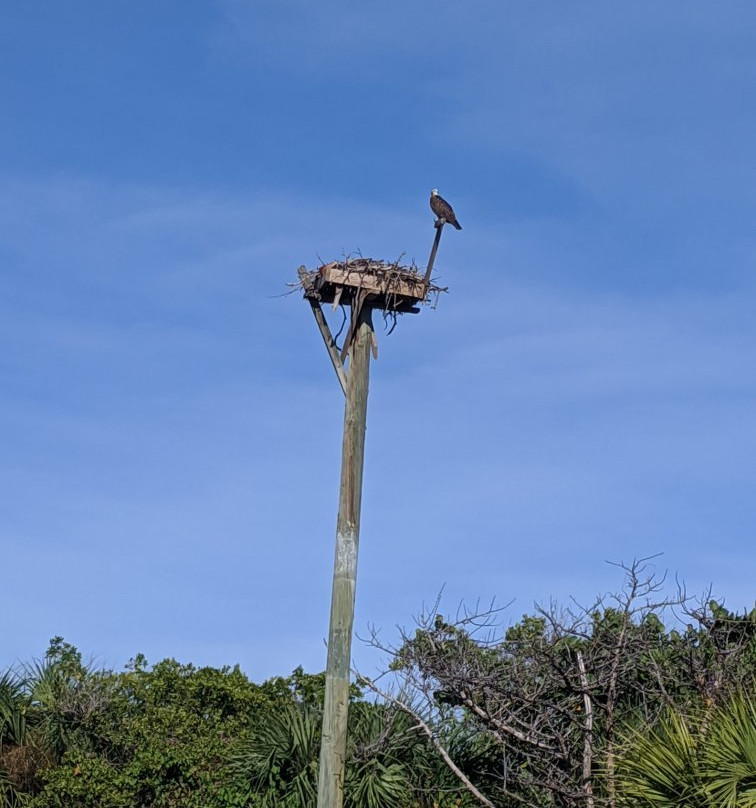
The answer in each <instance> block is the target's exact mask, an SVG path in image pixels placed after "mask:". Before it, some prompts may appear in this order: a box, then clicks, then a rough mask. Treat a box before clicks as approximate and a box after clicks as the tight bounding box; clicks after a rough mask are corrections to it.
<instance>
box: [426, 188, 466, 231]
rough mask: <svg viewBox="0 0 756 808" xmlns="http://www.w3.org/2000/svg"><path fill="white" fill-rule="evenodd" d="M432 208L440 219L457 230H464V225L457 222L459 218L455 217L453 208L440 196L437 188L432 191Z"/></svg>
mask: <svg viewBox="0 0 756 808" xmlns="http://www.w3.org/2000/svg"><path fill="white" fill-rule="evenodd" d="M430 206H431V210H432V211H433V212H434V213H435V214H436V216H437V217H438V218H439V219H443V220H444V221H445V222H447V223H448V224H450V225H451V226H452V227H456V228H457V230H461V229H462V225H461V224H460V223H459V222H458V221H457V217H456V216H455V215H454V211H453V210H452V206H451V205H450V204H449V203H448V202H447V201H446V200H445V199H442V198H441V197H440V196H439V195H438V191H437V190H436V189H435V188H434V189H433V190H432V191H431V195H430Z"/></svg>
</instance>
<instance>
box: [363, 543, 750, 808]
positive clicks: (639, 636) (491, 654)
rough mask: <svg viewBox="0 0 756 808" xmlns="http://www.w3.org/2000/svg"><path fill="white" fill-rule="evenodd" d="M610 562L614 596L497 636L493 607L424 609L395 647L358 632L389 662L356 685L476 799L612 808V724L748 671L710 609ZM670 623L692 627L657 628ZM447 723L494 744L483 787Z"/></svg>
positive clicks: (639, 570)
mask: <svg viewBox="0 0 756 808" xmlns="http://www.w3.org/2000/svg"><path fill="white" fill-rule="evenodd" d="M616 566H618V567H619V568H620V569H621V570H622V572H623V575H624V585H623V587H622V588H621V590H620V591H619V592H617V593H615V594H612V595H606V596H601V597H599V598H597V599H596V600H595V601H594V602H593V603H591V604H589V605H587V606H586V605H581V604H578V603H577V602H572V603H571V604H570V605H569V606H567V607H559V606H558V605H557V604H555V603H551V604H550V605H549V606H548V607H540V606H539V607H537V609H536V613H535V615H532V616H526V617H524V618H523V620H522V621H521V622H520V623H518V624H517V625H515V626H512V627H510V628H509V629H507V630H505V631H504V632H503V633H502V632H501V630H500V628H499V622H500V611H499V610H498V609H496V608H493V607H491V608H489V609H483V610H481V609H475V610H473V611H472V612H465V611H464V610H462V611H460V612H459V613H458V614H457V615H456V616H455V618H454V619H452V620H447V619H445V618H444V617H443V616H442V615H441V614H439V613H438V611H437V610H438V602H437V603H436V604H435V607H434V608H433V609H431V610H429V611H427V612H425V613H424V614H422V615H421V616H420V617H419V618H418V619H417V626H416V628H415V630H414V632H413V633H411V634H410V633H407V632H403V633H402V636H401V640H400V642H399V644H398V645H396V646H387V645H385V644H384V643H382V642H381V641H380V637H379V635H378V634H377V632H373V633H372V634H371V637H370V640H369V642H370V643H371V644H373V645H374V646H376V647H378V648H380V649H381V650H382V651H383V652H386V653H388V654H389V655H390V658H391V664H390V666H389V668H388V670H387V671H386V674H385V680H387V681H388V680H390V681H392V682H393V685H394V689H391V688H390V687H389V686H388V685H386V684H383V682H381V681H378V680H368V679H364V678H363V681H364V683H365V684H367V685H368V686H370V687H372V688H373V689H374V690H375V692H377V693H380V694H381V695H382V696H383V697H384V698H386V699H388V700H389V701H391V702H392V703H394V704H395V705H397V706H399V707H400V708H401V709H403V710H405V711H406V712H408V713H409V714H410V715H412V716H413V717H414V718H415V720H416V721H417V722H418V726H419V727H420V728H421V729H422V731H423V732H425V733H426V734H427V735H428V736H429V737H430V738H431V740H432V742H433V745H434V746H435V748H436V749H437V751H438V752H439V754H440V755H441V757H442V758H443V760H444V761H445V763H446V764H447V766H448V767H449V768H450V770H451V771H452V772H453V773H454V774H455V776H456V777H457V778H458V780H459V783H460V787H461V788H463V789H464V790H466V791H467V792H468V794H469V795H471V796H472V798H474V800H475V801H476V802H477V803H478V804H481V805H486V806H489V807H490V806H493V805H511V804H514V803H521V804H525V805H528V806H533V808H536V806H537V808H543V806H548V805H552V806H555V807H558V808H578V807H580V808H596V806H597V805H598V806H606V808H615V806H616V787H615V761H616V757H617V754H618V751H619V744H620V738H621V728H622V727H623V726H624V725H626V724H628V723H632V724H633V725H635V726H646V725H649V724H651V723H653V722H654V721H655V719H656V718H657V716H658V715H659V713H660V712H661V710H662V709H663V708H664V707H665V706H669V705H670V704H673V705H675V704H681V703H684V702H685V701H686V700H688V701H689V700H691V699H695V698H697V696H698V694H703V695H706V696H707V697H708V698H710V699H713V698H715V695H716V693H718V692H720V691H722V690H723V689H724V688H725V686H726V682H728V681H731V680H732V678H733V672H734V671H743V670H748V667H747V666H744V665H743V664H742V660H741V662H740V663H739V662H738V659H740V658H741V657H742V653H743V652H744V650H745V649H746V648H747V647H749V646H748V643H749V642H750V641H751V640H750V639H749V637H750V636H751V635H750V634H749V630H748V629H743V628H742V626H740V625H739V624H738V625H739V632H740V633H739V634H737V633H736V632H735V631H734V629H733V628H732V626H730V627H729V629H727V631H725V628H723V622H722V621H723V619H724V618H723V616H722V614H721V613H719V615H718V616H717V612H716V609H714V612H712V608H714V607H713V606H711V605H710V606H701V605H700V604H699V605H697V606H696V605H694V604H693V603H692V601H691V600H690V599H689V598H688V597H687V595H686V593H685V590H684V588H683V587H681V586H680V585H679V584H678V586H677V591H676V593H675V594H674V595H671V596H667V595H665V594H664V589H665V576H664V575H661V576H659V575H657V574H656V573H655V572H654V570H653V567H652V564H651V559H650V558H646V559H640V560H636V561H633V562H632V563H630V564H618V565H616ZM714 606H715V605H714ZM684 619H688V620H689V621H692V622H690V623H689V624H688V625H687V626H685V627H684V628H681V630H678V629H669V628H668V625H667V624H668V623H670V622H671V621H675V620H677V621H678V623H679V621H681V620H684ZM717 621H719V622H717ZM749 625H750V623H749ZM753 627H754V629H756V621H755V622H753ZM717 631H718V632H719V633H717ZM736 634H737V636H736ZM753 636H754V637H756V631H755V632H754V633H753ZM754 643H755V645H754V647H755V648H756V639H754ZM750 670H751V675H752V670H753V669H752V667H751V668H750ZM743 675H746V674H743ZM712 693H714V694H715V695H712ZM460 722H461V723H466V724H469V725H471V726H472V727H473V728H474V730H475V732H477V733H480V734H483V735H484V736H485V737H486V738H487V739H488V740H489V741H490V742H492V743H493V745H494V746H495V749H496V753H497V755H498V757H499V766H498V767H497V773H496V775H495V777H493V778H492V777H491V776H490V772H489V773H488V775H487V779H486V784H485V788H484V787H483V786H482V785H481V784H480V783H479V782H478V781H477V779H476V773H475V772H474V771H465V770H464V768H463V767H462V766H460V765H459V764H458V763H457V762H455V761H454V759H453V755H452V754H451V753H450V750H449V748H448V745H445V742H444V734H445V733H447V732H448V729H449V726H450V723H451V724H454V723H457V724H459V723H460Z"/></svg>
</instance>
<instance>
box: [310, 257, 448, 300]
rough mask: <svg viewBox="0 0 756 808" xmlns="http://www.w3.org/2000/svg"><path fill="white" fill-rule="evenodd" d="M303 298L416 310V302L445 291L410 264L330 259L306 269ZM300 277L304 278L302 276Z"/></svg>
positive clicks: (357, 259)
mask: <svg viewBox="0 0 756 808" xmlns="http://www.w3.org/2000/svg"><path fill="white" fill-rule="evenodd" d="M307 276H308V280H309V283H308V284H303V287H304V290H305V297H311V298H314V299H316V300H318V301H319V302H321V303H332V304H333V306H334V307H336V306H338V305H339V304H343V305H347V306H352V307H353V308H354V307H355V305H356V306H357V307H362V306H363V305H365V306H370V307H371V308H375V309H383V310H384V311H395V312H401V313H408V312H412V313H416V312H418V311H419V308H418V304H419V303H423V302H425V301H426V300H428V298H429V297H430V296H431V295H437V294H438V293H439V292H442V291H445V290H444V289H442V288H441V287H439V286H435V285H434V284H430V283H429V284H426V283H425V279H424V278H423V276H422V275H420V274H419V272H418V271H417V270H416V269H415V268H414V267H406V266H401V265H400V264H399V263H393V264H392V263H388V262H386V261H376V260H374V259H372V258H347V259H345V260H344V261H331V262H330V263H329V264H323V266H321V267H319V268H318V269H316V270H312V271H311V272H307ZM302 280H304V279H302Z"/></svg>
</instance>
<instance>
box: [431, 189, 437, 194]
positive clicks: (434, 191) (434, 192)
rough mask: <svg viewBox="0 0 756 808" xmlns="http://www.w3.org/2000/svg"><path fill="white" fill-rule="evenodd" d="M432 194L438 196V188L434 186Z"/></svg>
mask: <svg viewBox="0 0 756 808" xmlns="http://www.w3.org/2000/svg"><path fill="white" fill-rule="evenodd" d="M431 196H438V188H434V189H433V190H432V191H431Z"/></svg>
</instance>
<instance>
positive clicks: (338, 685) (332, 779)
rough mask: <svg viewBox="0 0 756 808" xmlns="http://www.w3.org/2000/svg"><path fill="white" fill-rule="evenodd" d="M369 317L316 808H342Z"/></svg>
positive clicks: (356, 401)
mask: <svg viewBox="0 0 756 808" xmlns="http://www.w3.org/2000/svg"><path fill="white" fill-rule="evenodd" d="M371 314H372V310H371V309H370V308H369V307H368V306H364V307H363V308H362V310H361V312H360V315H359V320H358V325H357V329H356V332H355V334H354V335H353V340H352V344H351V346H350V349H349V372H348V374H347V385H346V405H345V408H344V438H343V443H342V448H341V486H340V489H339V515H338V519H337V521H336V552H335V554H334V562H333V590H332V593H331V621H330V628H329V631H328V662H327V667H326V681H325V705H324V708H323V735H322V740H321V746H320V770H319V779H318V808H342V803H343V799H344V764H345V758H346V742H347V713H348V710H349V669H350V660H351V648H352V624H353V622H354V594H355V585H356V583H357V549H358V546H359V537H360V504H361V500H362V467H363V459H364V454H365V452H364V450H365V425H366V418H367V397H368V375H369V368H370V349H371V345H372V336H373V324H372V318H371Z"/></svg>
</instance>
